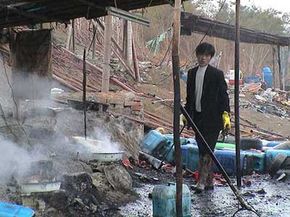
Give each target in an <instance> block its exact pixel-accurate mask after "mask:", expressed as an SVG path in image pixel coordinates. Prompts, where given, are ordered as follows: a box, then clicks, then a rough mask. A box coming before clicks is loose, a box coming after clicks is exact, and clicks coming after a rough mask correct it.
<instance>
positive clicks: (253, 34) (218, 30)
mask: <svg viewBox="0 0 290 217" xmlns="http://www.w3.org/2000/svg"><path fill="white" fill-rule="evenodd" d="M181 24H182V25H181V34H182V35H190V34H191V33H192V32H199V33H206V34H207V35H208V36H212V37H218V38H223V39H227V40H231V41H234V40H235V26H234V25H229V24H226V23H222V22H218V21H215V20H210V19H207V18H203V17H200V16H196V15H193V14H191V13H187V12H182V13H181ZM240 41H241V42H245V43H253V44H275V45H280V46H288V45H289V42H290V38H289V37H283V36H278V35H272V34H268V33H264V32H258V31H254V30H251V29H246V28H240Z"/></svg>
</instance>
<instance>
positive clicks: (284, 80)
mask: <svg viewBox="0 0 290 217" xmlns="http://www.w3.org/2000/svg"><path fill="white" fill-rule="evenodd" d="M289 53H290V47H289V46H288V47H287V54H286V55H285V56H286V57H285V58H286V60H285V64H286V65H285V73H284V79H283V87H284V89H283V90H286V77H287V73H288V69H289V67H288V64H289Z"/></svg>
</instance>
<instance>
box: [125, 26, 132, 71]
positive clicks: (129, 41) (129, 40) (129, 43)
mask: <svg viewBox="0 0 290 217" xmlns="http://www.w3.org/2000/svg"><path fill="white" fill-rule="evenodd" d="M127 31H128V32H127V49H126V50H127V51H126V52H127V56H126V57H127V62H128V65H129V66H130V67H132V65H133V50H132V40H133V31H132V23H131V22H130V21H128V25H127Z"/></svg>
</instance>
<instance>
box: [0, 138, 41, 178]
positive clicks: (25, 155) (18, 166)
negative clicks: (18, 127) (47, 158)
mask: <svg viewBox="0 0 290 217" xmlns="http://www.w3.org/2000/svg"><path fill="white" fill-rule="evenodd" d="M0 153H1V158H0V182H6V181H8V180H9V179H10V178H11V177H12V176H14V177H15V178H20V179H21V178H22V177H23V176H25V175H26V174H27V172H28V171H29V170H30V165H31V162H33V161H36V160H40V159H41V158H42V157H43V156H41V154H39V153H37V151H32V152H28V151H27V150H25V149H24V148H21V147H19V146H18V145H16V144H14V143H12V142H10V141H7V140H5V139H3V138H2V137H0Z"/></svg>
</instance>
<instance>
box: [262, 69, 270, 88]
mask: <svg viewBox="0 0 290 217" xmlns="http://www.w3.org/2000/svg"><path fill="white" fill-rule="evenodd" d="M262 73H263V80H264V81H265V83H266V87H267V88H272V86H273V85H272V84H273V74H272V71H271V69H270V68H269V67H267V66H266V67H264V68H263V70H262Z"/></svg>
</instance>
